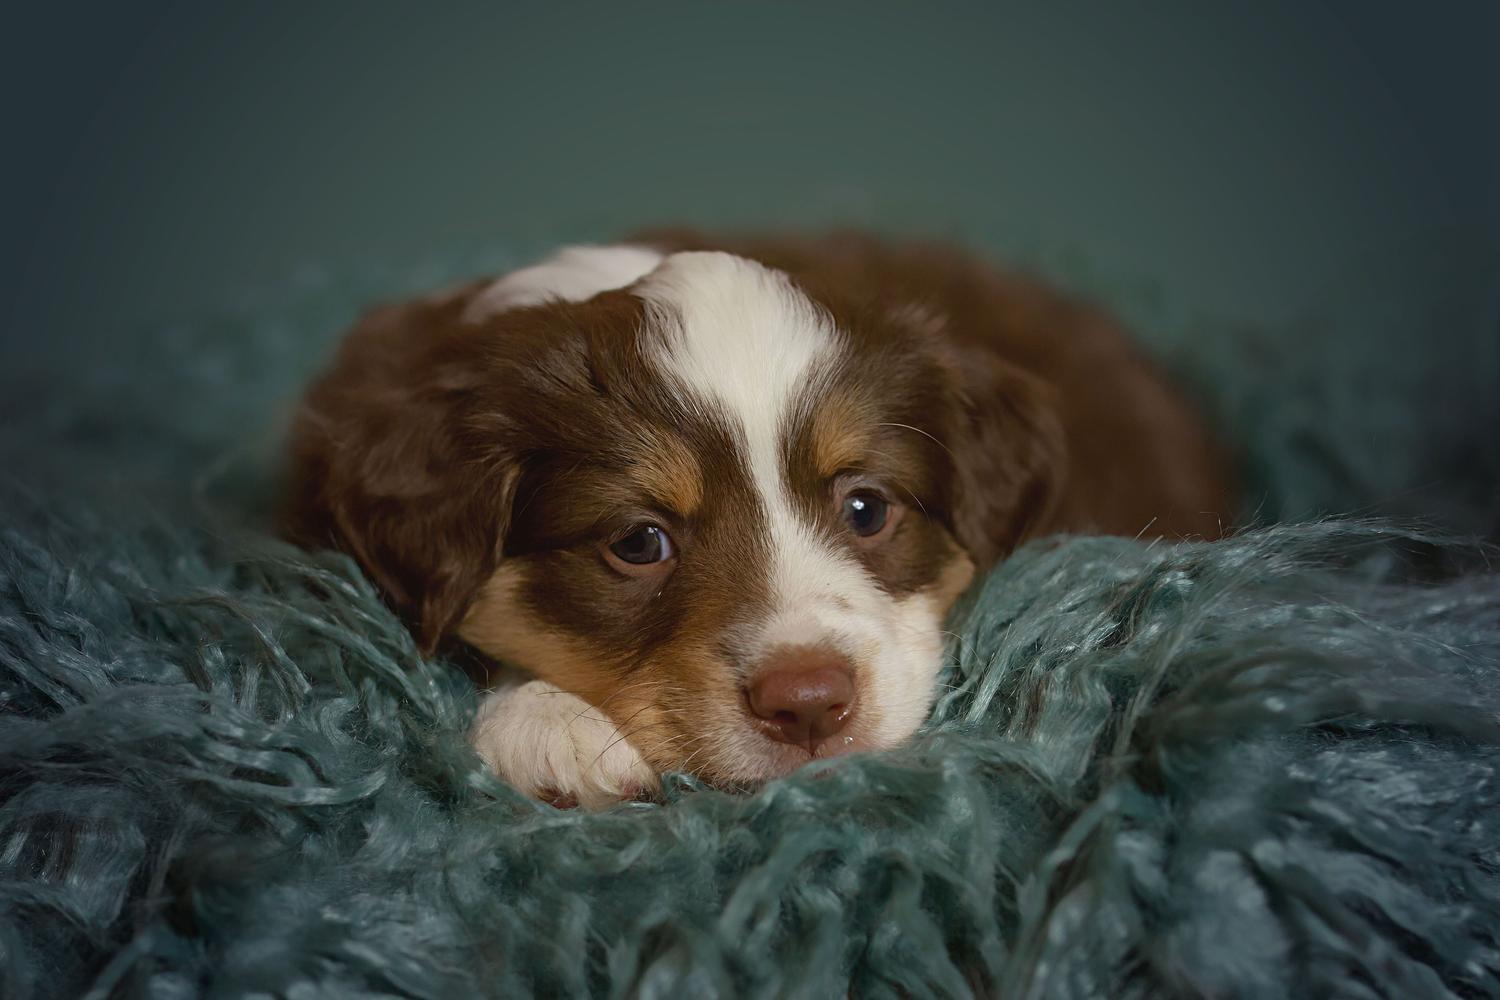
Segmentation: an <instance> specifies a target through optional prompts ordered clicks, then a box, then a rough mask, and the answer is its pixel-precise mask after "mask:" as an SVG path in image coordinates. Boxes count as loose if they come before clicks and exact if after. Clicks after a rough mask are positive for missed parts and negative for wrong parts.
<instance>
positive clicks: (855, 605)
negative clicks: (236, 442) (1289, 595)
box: [293, 232, 1233, 804]
mask: <svg viewBox="0 0 1500 1000" xmlns="http://www.w3.org/2000/svg"><path fill="white" fill-rule="evenodd" d="M294 456H295V460H296V470H295V471H296V480H297V485H298V492H297V494H296V498H295V504H294V511H293V513H294V527H295V530H296V533H297V535H298V536H299V537H301V538H303V539H304V540H307V541H310V542H315V543H324V544H326V543H330V542H331V543H333V544H337V545H339V546H342V547H344V548H346V549H348V550H349V551H351V552H352V553H353V554H354V555H355V556H356V557H357V558H358V559H359V560H360V561H361V563H362V564H363V565H364V566H365V568H366V569H367V570H368V571H369V572H370V573H371V574H372V576H373V577H374V578H375V579H376V580H377V581H378V582H379V583H380V584H381V585H382V586H383V587H384V588H385V590H386V591H387V593H388V594H389V595H390V598H391V600H392V602H393V603H394V604H395V605H396V606H397V607H398V608H399V609H400V610H402V611H403V612H404V613H405V614H407V615H408V616H409V617H410V618H411V619H412V621H413V622H414V624H415V626H416V628H417V630H418V633H419V635H420V636H421V637H422V639H423V641H424V642H425V643H426V644H427V645H428V646H429V647H431V646H432V645H434V644H435V643H437V642H438V641H440V640H441V639H443V638H444V637H446V636H457V637H459V638H462V639H463V640H465V641H467V642H468V643H470V644H471V645H473V646H475V647H476V648H478V649H479V650H481V651H483V652H485V653H486V654H488V655H489V656H491V657H493V658H494V659H496V660H498V661H502V662H506V663H510V664H514V665H516V666H519V667H522V668H524V669H525V670H526V671H528V672H529V674H530V677H529V678H522V679H512V680H508V681H506V682H505V683H504V684H503V685H502V687H501V688H499V689H497V692H496V693H495V694H493V695H492V696H490V698H489V699H488V700H487V702H486V704H485V706H484V708H483V709H482V711H481V714H480V718H479V720H478V721H477V723H476V729H475V740H476V746H478V748H479V749H480V751H481V753H482V754H484V755H485V756H486V758H487V759H488V760H489V761H490V762H491V763H492V765H493V766H495V767H496V769H497V770H498V771H500V773H502V774H503V775H505V776H506V777H508V778H509V779H511V780H512V781H513V782H515V783H516V784H518V785H519V786H520V787H523V788H525V789H527V790H529V791H533V792H537V793H540V794H555V795H559V796H562V797H564V798H569V799H576V800H578V801H582V802H584V803H586V804H597V803H599V802H603V801H608V800H609V799H611V798H615V797H620V796H628V795H631V794H634V793H635V792H637V791H639V790H641V789H643V788H649V787H650V785H651V783H652V782H653V781H654V776H655V774H656V773H658V772H660V771H662V770H665V769H670V768H686V769H691V770H694V771H696V772H698V773H701V774H703V775H705V776H706V777H708V778H710V779H712V780H717V781H720V782H725V783H744V782H754V781H758V780H762V779H764V778H767V777H771V776H774V775H777V774H781V773H784V772H786V771H788V770H790V769H791V768H793V767H795V766H797V765H798V764H800V763H803V762H806V761H807V760H809V759H810V758H811V757H814V756H825V755H829V754H833V753H842V752H848V751H852V750H860V749H867V748H879V747H887V746H892V745H895V744H897V743H899V742H901V741H902V740H904V739H906V738H907V737H908V736H909V735H910V734H911V733H912V732H913V731H914V730H915V729H916V727H917V726H918V725H920V723H921V720H922V718H923V717H924V716H925V713H926V711H927V709H928V707H929V705H930V703H931V698H932V693H933V692H932V686H933V680H934V676H935V674H936V671H937V668H938V665H939V659H940V655H941V648H942V635H943V632H942V622H943V618H944V616H945V614H946V612H947V610H948V609H949V607H950V606H951V604H952V602H953V601H954V600H955V599H956V598H957V596H958V594H959V593H960V592H961V591H962V590H963V589H964V587H965V586H966V585H967V584H968V582H969V581H970V580H971V579H972V577H973V575H974V573H975V572H976V570H983V569H985V568H987V567H989V566H990V565H992V564H993V563H994V562H995V561H996V560H998V559H1000V558H1002V557H1003V556H1004V555H1005V554H1006V553H1008V552H1009V551H1010V550H1011V549H1013V548H1014V547H1015V546H1016V545H1018V544H1019V543H1021V542H1022V541H1024V540H1025V539H1027V538H1029V537H1033V536H1035V535H1038V534H1042V533H1050V532H1055V531H1067V532H1105V533H1123V534H1129V535H1136V534H1146V535H1164V536H1182V535H1203V536H1212V535H1214V534H1217V533H1218V531H1219V530H1220V528H1221V525H1222V523H1223V522H1224V520H1226V519H1227V518H1228V517H1229V516H1230V515H1231V514H1232V512H1233V511H1232V503H1231V500H1230V493H1229V489H1228V486H1227V485H1226V479H1225V476H1224V473H1223V470H1222V467H1221V464H1220V462H1219V460H1218V458H1217V456H1216V455H1215V453H1214V451H1213V448H1212V446H1211V444H1210V442H1209V440H1208V437H1207V435H1206V434H1205V433H1204V431H1203V429H1202V427H1201V425H1200V424H1199V422H1198V421H1197V420H1196V419H1195V418H1194V417H1193V415H1192V414H1191V413H1190V412H1189V410H1188V409H1187V408H1186V407H1185V406H1184V405H1183V404H1182V403H1181V401H1180V400H1179V399H1178V398H1177V397H1176V396H1175V395H1174V394H1173V393H1172V392H1171V391H1170V390H1169V389H1168V388H1167V387H1166V386H1165V385H1164V384H1163V383H1162V382H1161V381H1160V379H1159V378H1158V377H1157V376H1156V375H1155V373H1154V372H1153V371H1152V370H1151V369H1150V367H1149V366H1148V365H1146V364H1145V363H1144V362H1143V361H1142V360H1140V359H1139V358H1138V357H1137V356H1136V355H1135V354H1134V353H1133V351H1132V350H1131V348H1130V347H1129V345H1128V344H1127V343H1126V342H1125V340H1124V339H1123V338H1122V337H1121V336H1120V334H1119V333H1118V331H1117V330H1116V329H1115V328H1114V327H1113V326H1112V325H1111V324H1110V323H1109V322H1108V321H1107V320H1106V319H1105V318H1103V317H1102V316H1100V315H1099V314H1098V313H1096V312H1094V311H1092V310H1090V309H1088V308H1086V307H1083V306H1080V305H1078V304H1076V303H1074V302H1071V301H1069V300H1067V299H1065V298H1062V297H1060V296H1058V295H1056V294H1054V293H1052V292H1050V291H1047V290H1046V289H1044V288H1042V287H1040V286H1037V285H1034V284H1032V283H1029V282H1026V281H1022V280H1019V279H1015V278H1011V277H1008V276H1005V275H1002V274H999V273H997V272H995V271H993V270H991V269H990V268H987V267H985V266H984V265H982V264H980V263H978V262H976V261H974V260H972V259H970V258H968V257H965V256H963V255H961V254H958V253H955V252H952V251H947V250H943V249H938V248H933V247H927V246H902V245H892V244H886V243H882V242H878V241H875V240H873V239H870V238H867V237H862V236H855V235H846V236H833V237H828V238H823V239H808V240H798V239H779V238H766V239H760V238H747V239H710V238H704V237H700V236H697V235H695V234H692V233H681V232H663V233H656V234H648V235H646V236H644V237H642V238H640V239H638V240H636V241H633V242H632V243H630V244H627V245H623V246H615V247H594V248H573V249H570V250H567V251H564V252H562V253H561V254H559V255H557V256H555V257H554V258H551V259H550V260H548V261H545V262H543V263H541V264H539V265H537V266H535V267H532V268H527V269H524V270H522V271H518V272H515V273H513V274H511V275H508V276H506V277H504V278H501V279H499V280H498V281H494V282H489V283H482V284H475V285H471V286H468V287H465V288H462V289H458V290H456V291H454V292H450V293H448V294H445V295H443V296H440V297H437V298H434V299H430V300H424V301H419V302H414V303H408V304H405V305H400V306H395V307H389V308H387V309H384V310H381V311H379V312H377V313H375V314H373V315H372V316H370V317H368V318H367V319H366V320H365V321H364V322H362V323H361V324H360V326H359V327H357V328H356V329H355V331H353V332H352V333H351V335H350V337H349V339H348V341H347V342H346V344H345V346H344V348H343V350H342V351H341V352H340V354H339V357H338V359H337V360H336V362H335V364H334V366H333V369H332V370H331V372H330V373H329V374H328V375H327V376H326V377H325V378H324V379H323V380H322V381H321V382H320V383H319V384H318V385H316V386H315V387H314V389H313V390H312V392H311V394H310V396H309V399H308V404H307V407H306V408H305V411H304V413H303V415H302V419H301V421H300V423H299V426H298V430H297V433H296V437H295V442H294Z"/></svg>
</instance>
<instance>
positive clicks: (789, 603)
mask: <svg viewBox="0 0 1500 1000" xmlns="http://www.w3.org/2000/svg"><path fill="white" fill-rule="evenodd" d="M636 294H638V295H639V296H640V297H641V298H642V299H644V300H645V301H646V303H647V306H648V315H649V316H650V318H651V322H652V324H653V325H654V326H656V327H657V328H659V329H660V330H661V331H662V333H663V334H664V336H665V342H664V348H663V353H662V357H661V359H660V360H661V363H662V365H663V367H664V368H665V369H666V370H667V371H668V372H669V373H670V374H671V375H672V376H673V377H675V379H676V380H677V381H678V382H679V383H680V384H681V385H682V386H683V388H684V389H685V390H686V391H687V393H689V394H690V396H693V397H696V398H698V399H700V400H703V401H711V402H713V403H716V404H718V406H719V407H720V408H721V409H722V411H723V412H724V413H725V414H727V415H728V416H729V418H730V419H731V420H732V421H734V422H735V423H736V424H737V425H738V429H739V431H740V434H741V440H742V446H743V448H744V450H745V459H746V463H747V465H748V467H749V471H750V475H751V479H752V481H753V482H754V484H755V488H756V491H757V492H758V493H759V495H760V499H761V502H762V504H763V505H764V508H765V511H766V518H767V529H768V532H769V536H770V541H771V548H772V553H773V560H774V562H773V570H772V572H773V579H772V581H771V583H772V593H773V594H774V600H775V605H774V608H773V611H772V614H771V616H770V618H769V620H768V621H767V622H766V623H765V624H764V626H763V628H762V629H761V632H760V636H759V638H758V642H757V643H756V645H757V646H758V647H759V648H757V649H752V650H750V651H749V652H750V655H749V657H748V659H749V660H751V661H752V662H753V661H756V660H758V659H759V658H760V656H761V655H763V654H764V653H765V652H767V651H768V650H769V649H770V648H772V647H773V646H779V645H800V644H808V645H814V644H823V645H832V646H835V647H836V648H838V649H840V650H842V651H843V652H844V653H845V655H847V656H848V657H849V658H850V659H851V660H852V661H853V662H854V663H855V664H856V667H857V669H858V670H859V672H860V673H861V674H862V675H863V679H862V682H861V695H860V697H861V701H862V704H863V706H864V707H863V708H862V709H861V712H860V720H859V722H858V723H857V725H858V727H859V728H860V729H861V732H862V734H863V735H864V736H865V738H866V739H867V740H869V741H870V742H871V743H873V744H875V745H891V744H894V743H896V742H899V741H900V740H902V739H905V738H906V737H907V736H909V735H910V734H911V732H912V731H913V730H915V729H916V727H917V726H918V725H920V723H921V720H922V719H923V718H924V717H925V715H926V712H927V709H928V707H929V705H930V704H931V695H932V681H933V677H934V675H935V674H936V672H937V669H938V665H939V658H940V654H941V649H942V641H941V620H942V611H941V610H940V609H938V608H937V601H936V599H935V598H934V597H931V596H929V595H926V594H917V595H913V596H911V597H908V598H906V599H904V600H901V601H896V600H893V599H892V598H891V597H890V596H889V595H888V594H886V593H885V592H884V591H882V590H881V589H880V588H879V586H878V585H877V584H876V582H875V580H874V579H872V578H871V577H870V575H869V574H868V573H867V572H866V571H865V569H864V567H863V566H862V565H861V564H860V562H859V561H858V560H857V559H856V558H855V557H854V556H853V555H852V554H851V553H849V552H847V551H844V550H842V549H840V548H834V547H831V546H830V545H829V544H828V543H827V542H826V541H825V540H823V539H821V538H820V537H819V536H818V535H817V534H816V533H815V532H814V531H813V530H812V527H811V526H810V525H809V524H807V523H805V522H804V521H803V520H802V519H801V518H799V517H798V516H797V514H796V512H795V510H794V508H793V505H792V503H791V499H790V495H789V491H788V488H787V485H786V482H785V478H784V476H783V470H782V448H783V435H784V433H785V432H786V430H787V429H788V427H789V426H790V417H791V416H792V415H793V414H792V410H793V407H794V406H795V405H796V404H797V402H798V399H799V398H800V397H801V396H802V395H803V394H804V393H807V392H813V393H816V392H817V391H818V387H819V384H820V383H821V382H823V381H824V380H825V379H826V378H827V377H828V375H829V374H830V372H831V371H832V369H833V367H834V366H835V365H836V364H837V363H838V356H839V353H840V351H841V350H842V349H843V344H842V335H841V334H840V333H839V331H838V330H837V329H836V328H835V327H834V325H833V322H832V320H831V319H830V318H829V317H828V316H827V315H826V314H825V313H824V312H823V311H822V310H821V309H819V308H818V307H817V306H816V305H815V304H814V303H813V302H812V301H810V300H809V299H808V298H807V297H806V296H804V295H803V294H802V293H801V292H800V291H798V290H797V289H796V288H795V287H794V286H793V285H792V283H791V282H790V280H789V279H788V278H787V277H786V275H784V274H781V273H780V272H777V271H773V270H770V269H768V268H765V267H763V266H761V265H760V264H757V263H754V262H752V261H748V260H744V259H742V258H739V257H734V256H731V255H729V254H723V253H679V254H673V255H671V256H669V257H667V258H666V260H664V261H663V262H662V263H661V265H660V266H659V267H658V268H657V269H656V270H655V271H653V272H652V273H651V274H650V275H649V276H647V277H646V278H645V279H644V280H643V281H642V282H641V284H640V286H639V287H638V288H637V290H636Z"/></svg>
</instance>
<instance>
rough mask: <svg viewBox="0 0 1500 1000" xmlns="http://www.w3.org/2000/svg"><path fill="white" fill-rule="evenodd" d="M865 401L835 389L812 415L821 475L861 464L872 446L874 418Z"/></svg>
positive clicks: (816, 462) (815, 463)
mask: <svg viewBox="0 0 1500 1000" xmlns="http://www.w3.org/2000/svg"><path fill="white" fill-rule="evenodd" d="M865 411H866V406H865V405H864V402H863V400H861V399H859V398H858V397H856V396H854V395H852V394H850V393H847V392H833V393H831V394H830V395H829V396H828V397H827V398H826V399H825V400H823V401H822V402H821V403H820V404H819V406H818V408H817V409H816V410H814V411H813V415H812V428H811V430H812V433H811V440H812V456H813V466H814V468H815V469H817V472H818V475H820V476H824V477H830V476H833V475H834V474H835V473H837V472H838V471H839V470H840V469H844V468H847V467H848V466H851V465H855V464H858V462H859V460H860V458H861V456H863V455H864V453H865V451H866V449H867V448H869V446H870V438H871V430H872V427H873V423H874V419H873V417H871V416H870V415H869V414H867V413H866V412H865Z"/></svg>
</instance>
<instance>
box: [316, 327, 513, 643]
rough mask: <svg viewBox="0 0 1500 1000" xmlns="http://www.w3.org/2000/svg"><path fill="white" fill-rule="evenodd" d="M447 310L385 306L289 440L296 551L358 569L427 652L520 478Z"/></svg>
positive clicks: (493, 548) (493, 543)
mask: <svg viewBox="0 0 1500 1000" xmlns="http://www.w3.org/2000/svg"><path fill="white" fill-rule="evenodd" d="M446 312H447V311H446V310H443V309H438V308H434V307H432V306H424V305H421V304H417V305H407V306H395V307H388V308H385V309H382V310H379V311H377V312H375V313H372V314H371V315H370V316H368V317H366V318H365V319H363V320H362V321H361V322H360V324H359V325H358V326H357V327H356V328H355V330H354V331H353V332H352V333H351V334H350V336H349V338H348V339H347V340H346V342H345V345H344V347H343V349H342V351H341V352H340V354H339V356H338V358H337V359H336V360H335V362H334V364H333V366H332V368H331V369H330V370H329V372H328V373H327V374H326V375H325V376H324V377H323V378H322V379H321V380H320V381H319V382H318V383H317V384H316V385H314V387H313V388H312V390H311V391H310V392H309V394H308V397H307V400H306V403H305V404H304V406H303V408H302V410H301V412H300V413H299V415H298V419H297V423H296V426H295V427H294V429H293V437H292V451H293V469H292V474H293V476H294V482H295V484H296V490H295V493H294V496H293V499H292V505H291V510H290V511H289V512H288V513H289V516H290V523H291V528H292V534H293V536H294V537H296V538H297V540H299V541H301V542H303V543H304V544H308V545H319V546H328V545H330V544H331V545H333V546H335V547H338V548H342V549H344V550H345V551H347V552H349V553H350V554H352V555H353V556H354V557H355V558H356V559H357V560H358V561H359V563H360V565H361V566H362V567H363V568H364V570H365V572H366V573H367V574H369V576H370V577H371V578H372V579H373V580H374V581H375V583H376V584H378V585H379V586H380V588H381V589H382V590H383V591H384V592H385V593H386V595H387V597H388V599H389V601H390V603H391V604H392V606H393V607H394V608H395V609H396V611H397V612H399V613H400V614H401V615H402V616H403V617H405V618H406V619H407V620H408V621H409V622H410V624H411V625H412V627H413V632H414V634H415V636H416V639H417V642H418V645H419V646H420V647H421V649H422V651H423V653H424V654H428V655H430V654H431V653H432V652H433V651H434V650H435V649H436V648H437V646H438V644H439V643H440V642H441V640H442V639H443V637H444V636H445V635H446V634H448V633H449V632H450V631H451V629H452V628H453V626H454V625H455V624H456V622H457V621H458V619H459V618H460V617H461V616H462V614H463V613H464V611H465V610H466V609H467V608H468V606H469V604H470V603H471V601H472V600H473V598H474V596H475V594H476V593H477V591H478V590H479V588H480V586H482V585H483V583H484V581H485V580H487V579H488V578H489V577H490V575H491V574H493V573H494V571H495V568H496V565H497V564H498V562H499V555H500V548H501V544H502V541H503V534H504V530H505V525H506V523H507V522H508V521H509V516H510V504H511V493H512V489H513V486H514V483H515V479H516V476H515V467H514V464H513V463H512V462H510V461H508V460H507V459H506V456H505V455H504V454H503V452H502V449H501V447H500V445H499V442H498V441H497V439H496V438H495V437H492V436H489V435H481V434H480V433H478V430H479V429H478V427H477V421H476V419H475V417H474V416H473V414H472V412H471V411H472V410H473V408H474V404H475V399H476V397H477V395H478V393H479V391H480V389H481V388H482V387H481V385H480V381H479V380H480V376H479V375H478V374H477V373H476V372H474V371H473V369H472V366H468V367H467V368H466V366H464V365H462V364H460V363H458V360H459V359H458V358H456V357H455V359H454V360H453V361H448V360H445V357H444V354H445V352H444V345H443V342H444V340H445V339H447V334H446V331H445V329H444V324H445V323H447V322H449V321H450V320H451V319H452V317H449V316H447V315H446ZM453 325H454V326H455V327H456V325H457V324H456V323H455V324H453Z"/></svg>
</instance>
